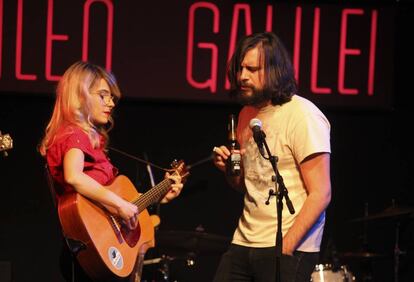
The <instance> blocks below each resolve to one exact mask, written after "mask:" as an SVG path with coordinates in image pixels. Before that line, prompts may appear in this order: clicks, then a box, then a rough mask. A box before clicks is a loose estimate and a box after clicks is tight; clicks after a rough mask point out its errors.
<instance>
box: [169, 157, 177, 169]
mask: <svg viewBox="0 0 414 282" xmlns="http://www.w3.org/2000/svg"><path fill="white" fill-rule="evenodd" d="M171 167H172V168H177V167H178V161H177V159H174V160H173V161H172V163H171Z"/></svg>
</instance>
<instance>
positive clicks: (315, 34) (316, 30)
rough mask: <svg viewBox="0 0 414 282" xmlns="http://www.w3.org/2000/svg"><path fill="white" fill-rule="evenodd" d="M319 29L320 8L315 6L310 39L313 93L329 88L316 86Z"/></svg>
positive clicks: (328, 92) (326, 92) (326, 90)
mask: <svg viewBox="0 0 414 282" xmlns="http://www.w3.org/2000/svg"><path fill="white" fill-rule="evenodd" d="M319 30H320V8H315V18H314V21H313V41H312V66H311V91H312V92H313V93H315V94H330V93H331V92H332V90H331V89H330V88H327V87H326V88H322V87H318V85H317V84H318V62H319Z"/></svg>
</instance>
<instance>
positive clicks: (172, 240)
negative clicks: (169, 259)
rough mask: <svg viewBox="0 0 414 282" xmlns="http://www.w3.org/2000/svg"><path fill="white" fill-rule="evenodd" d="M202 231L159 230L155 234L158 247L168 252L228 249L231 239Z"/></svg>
mask: <svg viewBox="0 0 414 282" xmlns="http://www.w3.org/2000/svg"><path fill="white" fill-rule="evenodd" d="M199 230H201V231H197V230H196V231H177V230H167V231H163V230H159V231H158V232H157V234H156V236H155V238H156V239H155V242H156V244H157V247H158V248H159V249H161V250H164V249H165V250H166V252H168V253H174V252H178V253H181V254H182V253H184V254H188V253H194V254H197V255H200V254H219V253H222V252H224V251H226V250H227V248H228V246H229V245H230V242H231V239H230V238H227V237H224V236H220V235H216V234H211V233H207V232H204V230H202V229H199Z"/></svg>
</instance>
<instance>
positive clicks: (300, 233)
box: [282, 153, 331, 255]
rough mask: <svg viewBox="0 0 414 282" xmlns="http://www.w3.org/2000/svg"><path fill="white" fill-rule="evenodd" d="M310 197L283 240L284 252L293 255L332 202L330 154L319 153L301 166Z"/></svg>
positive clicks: (308, 158)
mask: <svg viewBox="0 0 414 282" xmlns="http://www.w3.org/2000/svg"><path fill="white" fill-rule="evenodd" d="M300 171H301V174H302V177H303V181H304V182H305V187H306V189H307V192H308V197H307V199H306V200H305V203H304V204H303V207H302V209H301V210H300V212H299V214H298V216H297V217H296V220H295V222H294V224H293V225H292V227H291V228H290V229H289V231H288V232H287V233H286V234H285V236H284V238H283V250H282V252H283V253H284V254H287V255H292V254H293V252H294V251H295V250H296V248H297V246H298V244H299V242H300V241H301V240H302V238H303V237H304V236H305V235H306V233H307V232H308V231H309V229H310V228H311V227H312V226H313V224H314V223H315V222H316V220H317V219H318V218H319V216H320V215H321V214H322V212H323V211H324V210H325V209H326V208H327V207H328V205H329V203H330V201H331V180H330V154H329V153H318V154H313V155H311V156H309V157H307V158H306V159H305V160H304V161H303V162H302V163H301V164H300Z"/></svg>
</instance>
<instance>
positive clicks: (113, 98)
mask: <svg viewBox="0 0 414 282" xmlns="http://www.w3.org/2000/svg"><path fill="white" fill-rule="evenodd" d="M96 94H97V95H99V97H101V99H102V101H103V102H104V103H105V104H106V105H109V104H110V103H111V102H112V103H114V104H116V103H117V102H118V97H116V96H114V95H112V94H110V93H109V92H108V91H106V90H103V91H98V92H97V93H96Z"/></svg>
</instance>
